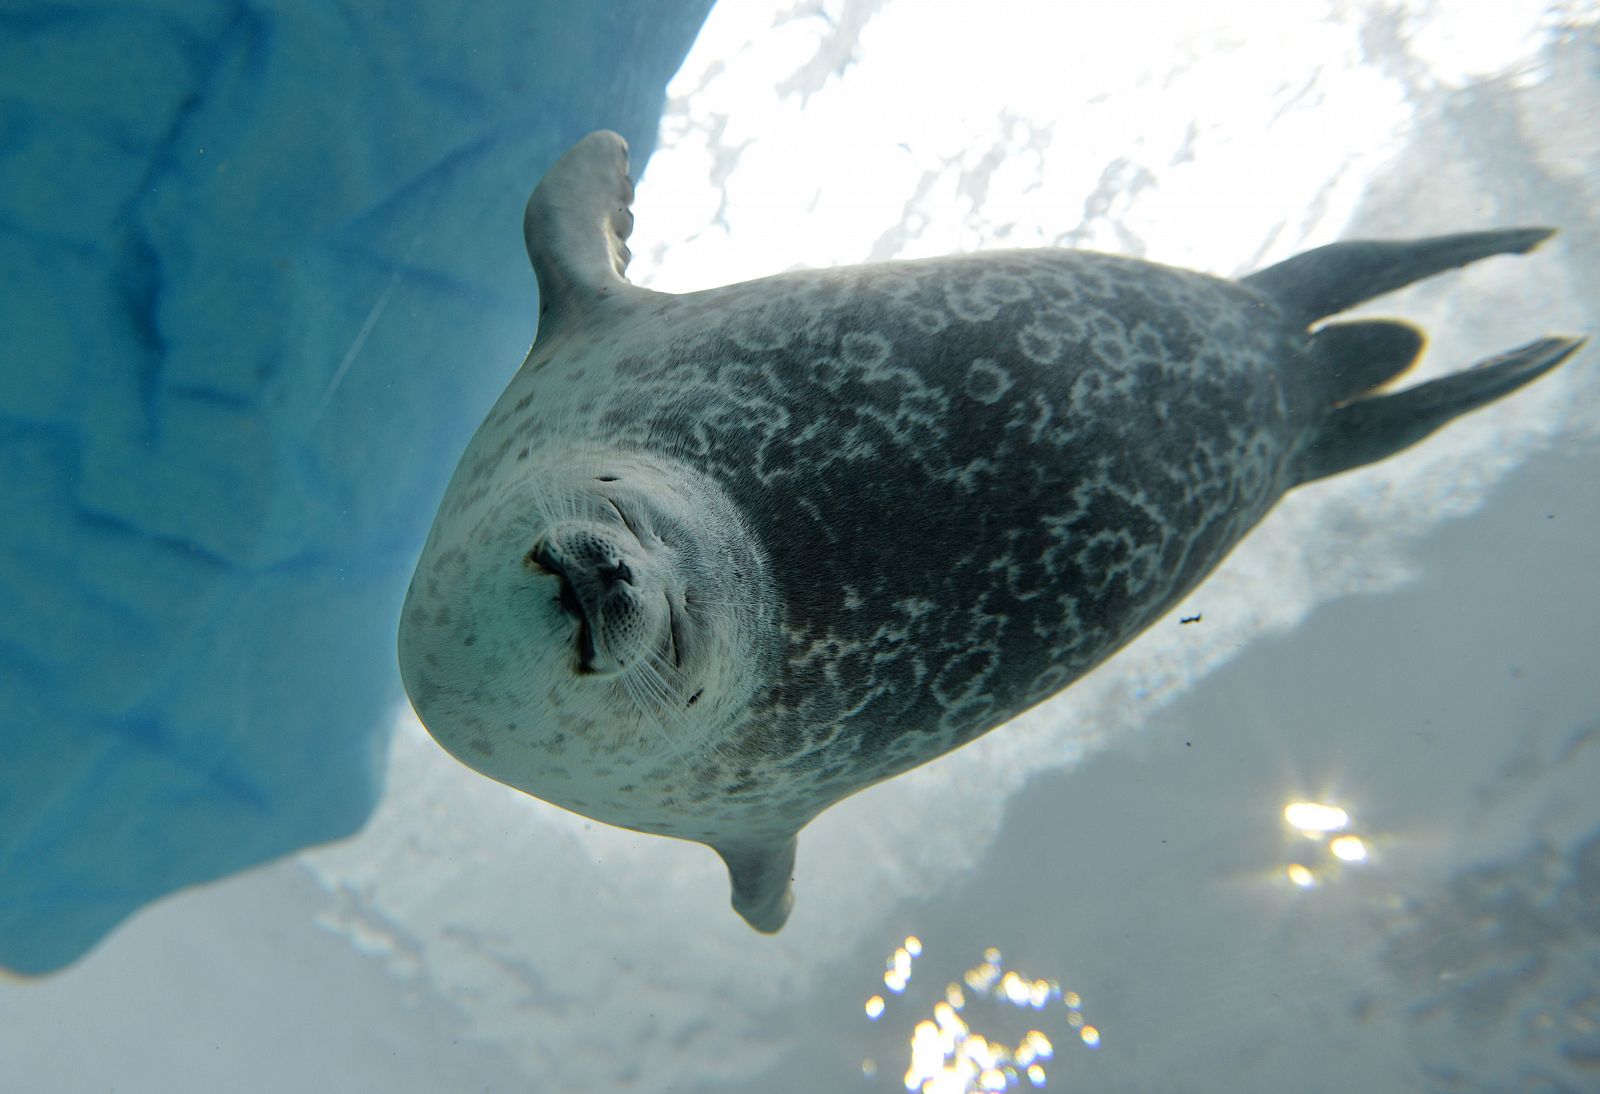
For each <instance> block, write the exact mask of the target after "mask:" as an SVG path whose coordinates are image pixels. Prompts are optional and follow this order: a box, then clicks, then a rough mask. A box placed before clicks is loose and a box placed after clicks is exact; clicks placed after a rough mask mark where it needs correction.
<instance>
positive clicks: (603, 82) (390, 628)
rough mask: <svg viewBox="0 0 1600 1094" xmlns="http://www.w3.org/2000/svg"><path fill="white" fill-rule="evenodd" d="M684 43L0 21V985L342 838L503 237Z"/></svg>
mask: <svg viewBox="0 0 1600 1094" xmlns="http://www.w3.org/2000/svg"><path fill="white" fill-rule="evenodd" d="M709 7H710V0H670V2H660V0H652V2H650V3H645V2H643V0H636V2H629V0H608V2H593V3H583V4H576V3H572V4H562V3H554V2H547V3H534V4H528V3H525V2H514V0H483V2H479V3H474V4H470V5H442V4H440V5H414V4H408V3H401V2H400V0H392V2H389V3H384V4H362V5H348V6H343V7H336V6H334V5H322V4H299V3H290V2H282V3H274V2H268V3H248V4H245V3H232V4H228V3H217V2H211V0H189V2H179V0H169V2H153V3H146V4H143V5H140V6H138V7H113V6H95V5H84V4H77V3H61V2H49V3H39V4H36V5H31V6H18V5H8V6H7V8H6V10H5V11H4V12H0V285H4V290H3V292H0V332H3V339H0V499H3V500H0V516H3V519H0V603H3V604H4V605H5V607H4V610H3V611H0V964H3V965H5V966H7V967H9V968H12V969H15V970H19V971H24V972H44V971H49V970H51V969H55V968H58V967H60V966H62V965H64V964H66V963H68V962H70V961H72V960H73V959H75V958H76V957H78V956H79V955H81V954H82V953H83V952H85V951H86V950H87V949H88V948H89V947H91V946H92V945H93V944H94V943H95V942H96V941H98V940H99V939H100V938H101V937H103V936H104V935H105V934H106V932H108V931H110V930H111V929H112V928H113V927H114V926H115V925H116V924H117V923H118V922H120V921H121V920H122V919H123V918H125V917H126V916H127V915H129V914H130V913H132V912H133V911H135V910H136V909H138V908H139V907H140V906H142V905H144V904H146V903H148V902H149V901H151V900H153V899H156V898H158V897H160V896H162V895H163V894H165V893H169V892H171V891H173V890H175V889H178V888H181V887H183V886H185V885H191V884H194V883H197V882H203V881H207V880H210V879H213V878H217V877H220V876H223V875H225V874H228V873H230V872H233V871H237V870H240V869H243V868H245V867H248V866H251V865H253V864H256V863H259V862H262V861H264V860H267V859H270V858H272V857H274V856H277V855H282V854H285V853H288V852H291V851H294V850H296V849H298V848H301V847H305V846H307V845H310V844H315V843H318V842H322V841H326V840H330V839H335V838H338V837H341V836H344V835H346V834H348V833H350V832H353V831H355V830H356V829H357V828H359V827H360V826H361V824H362V823H363V822H364V820H365V819H366V817H367V816H368V814H369V812H370V811H371V809H372V807H373V805H374V804H375V802H376V799H377V796H378V794H379V791H380V789H381V775H382V766H383V765H382V760H383V756H384V752H385V744H386V736H387V731H388V726H389V723H390V721H391V710H392V708H393V704H394V703H395V702H397V701H398V700H399V699H400V696H401V691H400V686H399V680H398V675H397V672H396V670H395V665H394V654H393V649H394V626H395V621H396V617H397V615H398V611H399V605H400V601H401V598H402V596H403V594H404V590H405V584H406V581H407V578H408V577H409V574H410V569H411V565H412V563H413V561H414V559H415V556H416V552H417V550H418V549H419V547H420V545H421V541H422V538H423V536H424V535H425V534H426V531H427V527H428V523H429V521H430V520H431V517H432V514H433V510H434V507H435V504H436V502H437V500H438V497H439V495H440V494H441V493H442V492H443V489H444V485H445V481H446V479H447V478H448V475H449V473H450V470H451V468H452V466H453V464H454V461H455V458H456V456H457V454H458V453H459V451H460V448H461V446H462V445H463V444H464V443H465V441H466V439H467V438H468V436H469V435H470V433H471V431H472V429H473V428H474V427H475V426H476V424H477V422H478V420H479V419H480V418H481V416H482V414H483V413H484V412H485V410H486V409H487V407H488V406H489V404H490V403H491V402H492V400H493V398H494V396H495V395H496V394H497V393H498V391H499V390H500V388H501V387H502V386H503V385H504V382H505V380H506V379H507V377H508V376H509V374H510V372H511V371H512V370H514V369H515V367H516V365H517V363H518V362H519V361H520V360H521V356H522V354H523V352H524V351H525V350H526V348H527V346H528V344H529V342H530V341H531V340H532V337H533V333H534V318H535V314H536V311H535V304H536V297H535V287H534V282H533V277H532V274H531V273H530V271H529V270H528V267H527V260H526V258H525V256H524V254H523V248H522V240H521V232H520V225H521V209H522V204H523V202H524V200H525V199H526V196H527V193H528V190H529V189H530V188H531V186H532V184H533V182H534V181H536V180H537V178H538V177H539V175H540V174H541V173H542V172H543V170H544V169H545V168H546V167H548V166H549V164H550V163H552V162H553V161H554V159H555V157H556V156H557V155H559V153H560V152H561V151H562V150H564V149H565V147H566V146H567V145H568V144H569V143H570V142H571V141H572V140H574V139H576V138H577V137H578V136H580V135H582V134H583V133H585V132H587V131H588V130H590V129H593V128H597V127H600V126H608V127H611V128H615V129H618V130H620V131H621V132H622V133H623V134H624V135H625V136H627V137H628V138H629V140H630V142H631V143H632V144H633V147H634V159H635V165H636V167H637V166H638V165H639V164H642V162H643V160H644V158H645V155H646V154H647V153H648V149H649V145H650V142H651V140H652V138H653V136H654V132H655V126H656V122H657V118H658V116H659V112H660V109H661V105H662V94H663V90H662V89H663V88H664V86H665V84H666V81H667V80H668V79H669V78H670V77H671V75H672V73H673V71H674V70H675V69H676V67H677V65H678V63H679V62H680V61H681V59H682V56H683V54H684V53H685V52H686V50H687V49H688V47H689V45H690V43H691V42H692V40H693V37H694V34H695V31H696V30H697V29H698V27H699V25H700V23H701V21H702V20H703V18H704V16H705V14H706V12H707V10H708V9H709Z"/></svg>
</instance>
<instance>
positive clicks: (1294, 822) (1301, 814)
mask: <svg viewBox="0 0 1600 1094" xmlns="http://www.w3.org/2000/svg"><path fill="white" fill-rule="evenodd" d="M1283 819H1284V820H1285V821H1286V822H1287V823H1288V825H1289V827H1291V828H1298V829H1300V831H1302V832H1305V833H1319V832H1337V831H1338V830H1339V829H1341V828H1343V827H1344V826H1345V825H1347V824H1349V823H1350V814H1348V813H1346V812H1345V811H1344V810H1343V809H1340V808H1339V807H1338V806H1337V805H1322V804H1320V803H1318V802H1290V803H1289V804H1288V805H1286V806H1284V807H1283Z"/></svg>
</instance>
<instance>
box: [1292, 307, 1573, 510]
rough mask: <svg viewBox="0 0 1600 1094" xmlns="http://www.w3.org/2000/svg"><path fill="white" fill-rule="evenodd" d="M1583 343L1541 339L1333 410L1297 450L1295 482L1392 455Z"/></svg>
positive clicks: (1534, 376)
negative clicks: (1412, 385) (1424, 381)
mask: <svg viewBox="0 0 1600 1094" xmlns="http://www.w3.org/2000/svg"><path fill="white" fill-rule="evenodd" d="M1362 325H1364V324H1362ZM1318 337H1320V332H1319V335H1318ZM1584 341H1585V339H1582V338H1541V339H1540V340H1539V341H1537V342H1530V343H1528V344H1527V345H1525V346H1522V347H1521V348H1519V349H1514V350H1511V351H1510V352H1509V353H1504V354H1501V355H1500V356H1499V357H1492V358H1490V359H1489V360H1487V361H1484V362H1482V363H1480V364H1478V365H1475V366H1474V367H1472V368H1470V369H1467V370H1466V371H1465V372H1458V373H1456V374H1455V375H1453V376H1445V377H1442V378H1441V379H1438V380H1432V381H1430V382H1428V383H1425V384H1418V385H1417V386H1416V387H1413V388H1408V389H1406V390H1405V391H1400V392H1396V393H1395V394H1393V395H1372V396H1368V397H1367V398H1364V399H1357V400H1355V401H1354V402H1350V403H1346V404H1344V405H1343V406H1339V407H1335V408H1334V409H1332V410H1330V411H1329V412H1328V415H1327V417H1326V418H1324V419H1323V422H1322V425H1321V427H1320V428H1319V429H1318V430H1317V431H1316V432H1315V433H1314V434H1313V435H1312V437H1311V439H1310V440H1309V441H1308V443H1307V444H1306V447H1305V448H1304V449H1303V450H1302V451H1301V453H1300V458H1299V467H1298V475H1297V481H1299V482H1310V481H1312V480H1313V479H1321V478H1326V477H1327V476H1329V475H1337V474H1338V473H1339V472H1341V471H1348V470H1350V469H1351V468H1353V467H1360V466H1362V465H1363V464H1368V463H1373V462H1375V461H1377V460H1381V459H1383V458H1384V457H1386V456H1391V455H1393V454H1394V453H1396V452H1398V451H1400V450H1401V449H1402V448H1406V447H1407V446H1409V445H1412V444H1415V443H1416V442H1417V441H1420V440H1422V438H1424V437H1426V436H1427V435H1428V434H1429V433H1432V432H1433V431H1434V430H1435V429H1438V428H1439V427H1440V426H1442V425H1444V424H1445V423H1446V422H1448V421H1449V420H1450V419H1452V418H1454V417H1456V416H1457V415H1459V414H1465V413H1466V412H1467V411H1469V410H1476V409H1477V408H1478V407H1480V406H1483V405H1484V404H1485V403H1491V402H1493V401H1494V400H1496V399H1498V398H1500V396H1502V395H1506V394H1509V393H1510V392H1512V391H1515V390H1516V389H1517V388H1519V387H1521V386H1522V385H1523V384H1526V383H1528V382H1529V381H1531V380H1535V379H1537V378H1538V377H1540V376H1543V375H1544V374H1545V373H1546V372H1549V371H1550V370H1551V369H1553V368H1555V367H1556V366H1557V365H1559V364H1560V363H1561V362H1562V361H1565V360H1566V359H1567V358H1568V357H1570V356H1572V355H1573V354H1574V353H1576V352H1577V351H1578V349H1579V348H1580V347H1581V346H1582V345H1583V344H1584Z"/></svg>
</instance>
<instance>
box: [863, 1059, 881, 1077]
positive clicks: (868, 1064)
mask: <svg viewBox="0 0 1600 1094" xmlns="http://www.w3.org/2000/svg"><path fill="white" fill-rule="evenodd" d="M861 1074H862V1075H864V1076H865V1077H867V1078H868V1079H870V1078H872V1077H873V1076H875V1075H877V1074H878V1061H876V1060H874V1059H872V1058H871V1057H870V1056H869V1057H868V1058H867V1059H865V1060H862V1061H861Z"/></svg>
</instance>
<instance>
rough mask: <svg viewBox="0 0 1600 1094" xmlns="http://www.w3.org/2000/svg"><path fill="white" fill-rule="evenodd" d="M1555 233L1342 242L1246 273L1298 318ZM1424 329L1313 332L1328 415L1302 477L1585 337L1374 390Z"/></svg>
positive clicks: (1489, 395) (1510, 380) (1504, 381)
mask: <svg viewBox="0 0 1600 1094" xmlns="http://www.w3.org/2000/svg"><path fill="white" fill-rule="evenodd" d="M1553 232H1554V229H1551V228H1511V229H1507V230H1504V231H1497V232H1464V233H1462V234H1460V235H1452V236H1439V237H1436V238H1433V239H1419V240H1413V241H1410V242H1392V243H1370V242H1354V243H1335V244H1332V245H1331V246H1327V247H1318V248H1317V249H1316V250H1313V251H1307V252H1306V253H1305V254H1301V255H1296V256H1295V257H1294V258H1291V259H1289V260H1287V261H1285V262H1280V263H1278V264H1277V265H1276V266H1271V267H1268V268H1267V269H1265V270H1262V271H1260V272H1259V273H1255V274H1251V275H1250V276H1249V277H1246V278H1243V279H1242V283H1243V284H1244V285H1245V286H1246V287H1247V288H1250V289H1252V290H1254V291H1255V292H1257V293H1259V294H1261V295H1262V296H1265V297H1267V298H1269V299H1271V300H1272V301H1273V302H1274V303H1275V304H1277V305H1278V307H1279V308H1281V309H1282V310H1283V311H1284V312H1285V314H1286V315H1287V317H1288V319H1289V320H1290V321H1291V322H1292V323H1295V324H1305V325H1307V326H1309V325H1310V324H1311V323H1313V322H1315V321H1316V320H1318V319H1322V318H1324V317H1325V316H1329V315H1335V314H1337V313H1339V312H1341V311H1343V310H1345V309H1346V308H1349V307H1353V306H1354V305H1356V304H1359V303H1361V302H1362V301H1364V300H1370V299H1371V298H1372V297H1375V296H1379V295H1382V294H1383V293H1386V292H1390V291H1392V290H1394V289H1398V288H1401V287H1403V286H1405V285H1409V284H1411V282H1413V281H1420V280H1421V279H1422V278H1425V277H1431V276H1432V275H1434V274H1436V273H1441V272H1443V271H1444V270H1449V269H1453V268H1455V267H1457V266H1464V265H1466V264H1467V263H1469V262H1476V261H1477V260H1478V259H1480V258H1487V257H1489V256H1490V255H1497V254H1525V253H1527V252H1528V251H1530V250H1532V249H1533V248H1534V247H1535V246H1537V245H1538V244H1539V243H1541V242H1542V241H1544V240H1545V239H1548V238H1549V237H1550V236H1551V235H1552V234H1553ZM1422 342H1423V338H1422V334H1421V333H1420V332H1419V331H1418V330H1417V329H1416V328H1415V327H1412V326H1409V325H1407V324H1405V323H1396V322H1391V321H1386V320H1377V321H1366V322H1355V323H1335V324H1329V325H1327V326H1324V327H1322V328H1321V329H1319V330H1318V331H1317V332H1316V333H1314V334H1313V335H1312V336H1311V346H1310V358H1311V360H1310V361H1309V362H1308V365H1309V366H1310V372H1311V375H1313V376H1315V377H1316V380H1317V382H1318V383H1319V384H1320V386H1321V390H1320V391H1319V392H1318V395H1319V398H1320V400H1321V402H1322V405H1324V406H1326V407H1327V408H1328V409H1327V413H1326V414H1325V416H1324V417H1323V419H1322V421H1321V423H1320V425H1319V426H1318V427H1317V429H1316V431H1315V432H1314V433H1313V434H1312V436H1311V437H1310V438H1309V439H1308V441H1307V443H1306V446H1305V448H1304V449H1303V450H1302V452H1301V455H1300V461H1299V467H1298V469H1297V481H1299V482H1310V481H1312V480H1313V479H1320V478H1325V477H1327V476H1329V475H1336V474H1338V473H1339V472H1341V471H1348V470H1350V469H1351V468H1354V467H1360V466H1362V465H1363V464H1368V463H1373V462H1374V461H1377V460H1381V459H1383V458H1384V457H1386V456H1390V455H1393V454H1394V453H1396V452H1398V451H1400V450H1401V449H1402V448H1406V447H1408V446H1410V445H1412V444H1415V443H1416V442H1417V441H1420V440H1421V439H1422V438H1424V437H1426V436H1427V435H1428V434H1429V433H1432V432H1433V431H1434V430H1436V429H1438V428H1439V427H1440V426H1442V425H1444V424H1445V423H1446V422H1448V421H1450V419H1452V418H1454V417H1456V416H1457V415H1460V414H1465V413H1466V412H1467V411H1469V410H1475V409H1477V408H1478V407H1480V406H1483V405H1484V404H1485V403H1490V402H1493V401H1494V400H1496V399H1498V398H1500V397H1501V396H1502V395H1506V394H1509V393H1510V392H1512V391H1515V390H1516V389H1517V388H1519V387H1521V386H1522V385H1523V384H1526V383H1528V382H1530V381H1532V380H1534V379H1536V378H1538V377H1539V376H1542V375H1544V374H1545V373H1546V372H1549V371H1550V370H1551V369H1553V368H1555V367H1556V366H1557V365H1559V364H1560V363H1561V362H1562V361H1564V360H1566V359H1567V358H1568V357H1570V356H1572V354H1573V353H1575V352H1577V350H1578V348H1579V347H1580V346H1582V345H1583V343H1584V339H1581V338H1542V339H1540V340H1539V341H1537V342H1530V343H1528V344H1527V345H1525V346H1521V347H1519V348H1517V349H1514V350H1511V351H1509V352H1507V353H1503V354H1501V355H1500V356H1498V357H1493V358H1490V359H1489V360H1487V361H1483V362H1480V363H1479V364H1477V365H1475V366H1473V367H1472V368H1470V369H1467V370H1466V371H1464V372H1458V373H1456V374H1454V375H1452V376H1446V377H1443V378H1442V379H1438V380H1433V381H1431V382H1429V383H1426V384H1419V385H1417V386H1416V387H1413V388H1409V389H1407V390H1405V391H1400V392H1395V393H1393V394H1388V395H1379V394H1376V389H1377V388H1378V387H1379V386H1380V385H1382V384H1385V383H1387V382H1388V381H1390V380H1392V379H1394V378H1395V377H1396V376H1398V375H1399V374H1400V373H1402V372H1404V371H1405V370H1406V369H1407V368H1410V367H1411V364H1412V362H1413V361H1415V360H1416V358H1417V354H1418V353H1419V352H1420V351H1421V349H1422Z"/></svg>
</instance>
